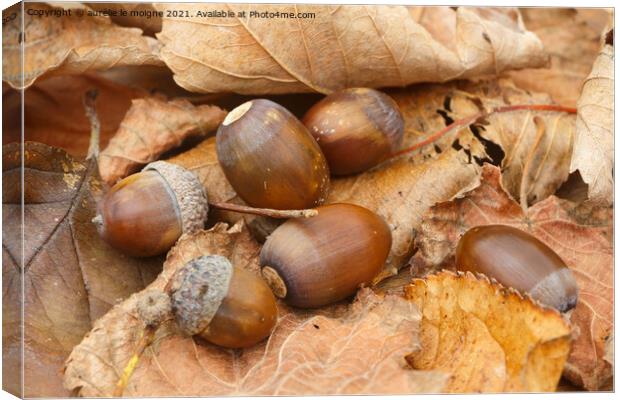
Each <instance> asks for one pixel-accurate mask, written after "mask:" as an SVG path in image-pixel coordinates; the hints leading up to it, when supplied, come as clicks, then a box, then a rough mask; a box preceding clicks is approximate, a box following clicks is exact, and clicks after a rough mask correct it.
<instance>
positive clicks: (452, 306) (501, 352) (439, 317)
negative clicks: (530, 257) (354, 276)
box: [405, 271, 571, 393]
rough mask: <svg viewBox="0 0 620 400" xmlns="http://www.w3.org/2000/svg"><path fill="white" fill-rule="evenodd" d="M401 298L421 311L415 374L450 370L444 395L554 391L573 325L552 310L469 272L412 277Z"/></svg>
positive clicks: (413, 362)
mask: <svg viewBox="0 0 620 400" xmlns="http://www.w3.org/2000/svg"><path fill="white" fill-rule="evenodd" d="M405 296H406V297H407V298H408V299H410V300H411V301H412V302H413V303H415V304H416V305H417V306H418V307H419V308H420V310H421V312H422V323H421V327H420V342H421V343H420V344H421V346H420V349H419V350H418V351H416V352H414V353H412V354H411V355H410V356H408V357H407V359H408V361H409V363H410V364H411V366H412V367H413V368H415V369H420V370H429V369H432V370H436V371H442V372H447V373H449V374H450V375H451V376H450V378H449V379H448V382H447V386H446V388H445V391H446V392H449V393H471V392H549V391H555V389H556V386H557V384H558V381H559V380H560V377H561V375H562V368H563V367H564V363H565V362H566V358H567V357H568V352H569V350H570V342H571V331H570V326H569V325H568V323H567V322H565V321H564V319H562V316H561V315H560V314H559V313H558V312H557V311H555V310H552V309H548V308H543V307H540V306H539V305H537V304H536V303H534V302H533V301H532V300H531V299H529V298H523V297H522V296H521V295H520V294H519V293H517V292H516V291H512V290H507V289H506V288H504V287H502V286H501V285H499V284H497V283H494V282H490V281H489V280H488V279H487V278H486V277H484V276H482V275H481V276H479V277H475V276H474V275H473V274H471V273H467V274H454V273H452V272H449V271H443V272H440V273H438V274H435V275H430V276H427V277H426V278H425V279H414V280H413V283H412V284H411V285H409V286H407V287H406V288H405Z"/></svg>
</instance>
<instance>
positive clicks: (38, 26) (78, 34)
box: [2, 3, 162, 88]
mask: <svg viewBox="0 0 620 400" xmlns="http://www.w3.org/2000/svg"><path fill="white" fill-rule="evenodd" d="M24 8H25V15H24V16H23V19H24V26H25V32H24V33H23V35H22V33H21V32H20V27H21V18H22V15H21V9H20V8H19V7H15V8H12V9H11V10H12V11H11V12H15V13H16V15H17V17H16V18H14V19H12V20H11V21H10V22H9V23H6V24H3V26H2V47H3V55H4V57H3V60H2V79H3V80H5V81H6V82H8V83H9V84H10V85H11V86H12V87H14V88H27V87H29V86H30V85H32V83H33V82H34V81H35V80H36V79H37V78H39V77H40V76H43V75H51V74H69V73H82V72H86V71H93V70H104V69H109V68H112V67H115V66H124V65H162V61H161V60H160V59H159V43H158V42H157V41H156V40H155V39H153V38H150V37H146V36H142V31H141V30H140V29H137V28H122V27H119V26H116V25H114V24H112V23H111V22H110V20H109V19H108V18H107V17H103V16H90V15H88V12H89V9H88V8H86V7H84V6H81V5H79V4H73V5H71V6H68V4H65V7H64V8H57V7H52V6H49V5H47V4H45V3H25V5H24ZM6 12H7V11H5V13H6ZM32 14H35V15H32ZM22 40H25V42H24V43H23V48H22V43H21V41H22ZM22 49H23V52H22ZM22 53H23V58H24V59H23V69H22V63H21V57H22ZM22 75H23V77H22ZM22 78H23V81H22Z"/></svg>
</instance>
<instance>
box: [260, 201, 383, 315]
mask: <svg viewBox="0 0 620 400" xmlns="http://www.w3.org/2000/svg"><path fill="white" fill-rule="evenodd" d="M317 211H318V215H317V216H314V217H310V218H299V219H291V220H288V221H287V222H285V223H284V224H282V225H281V226H279V227H278V228H277V229H276V230H275V231H274V232H273V233H272V234H271V235H270V236H269V237H268V238H267V241H266V242H265V244H264V246H263V248H262V251H261V253H260V264H261V267H262V274H263V277H264V278H265V280H266V281H267V283H268V284H269V286H271V288H272V290H273V291H274V293H275V295H276V296H277V297H280V298H282V299H284V301H285V302H286V303H287V304H290V305H292V306H296V307H302V308H312V307H321V306H324V305H327V304H331V303H334V302H337V301H339V300H342V299H345V298H346V297H349V296H351V295H352V294H354V293H355V291H356V290H357V289H358V288H359V287H360V285H362V284H365V283H369V282H371V281H372V279H373V278H374V277H375V276H377V275H378V273H379V272H380V271H381V270H382V268H383V266H384V264H385V261H386V259H387V256H388V253H389V252H390V247H391V245H392V235H391V232H390V228H389V227H388V225H387V224H386V223H385V221H384V220H383V219H382V218H381V217H380V216H378V215H377V214H375V213H373V212H372V211H370V210H368V209H366V208H364V207H360V206H357V205H353V204H330V205H326V206H322V207H319V208H318V209H317Z"/></svg>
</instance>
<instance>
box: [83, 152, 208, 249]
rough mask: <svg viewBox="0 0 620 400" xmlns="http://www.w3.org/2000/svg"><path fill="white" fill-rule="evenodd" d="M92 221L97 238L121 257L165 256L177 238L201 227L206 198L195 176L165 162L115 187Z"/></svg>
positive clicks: (159, 162)
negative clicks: (121, 252) (95, 226)
mask: <svg viewBox="0 0 620 400" xmlns="http://www.w3.org/2000/svg"><path fill="white" fill-rule="evenodd" d="M97 211H98V215H97V216H96V217H95V218H94V219H93V222H94V223H95V224H96V225H97V230H98V232H99V235H100V236H101V237H102V238H103V240H105V241H106V242H107V243H109V244H110V245H111V246H112V247H115V248H117V249H119V250H121V251H123V252H124V253H127V254H129V255H132V256H136V257H148V256H154V255H158V254H162V253H165V252H166V251H168V249H170V248H171V247H172V246H173V245H174V243H175V242H176V241H177V239H178V238H179V237H180V236H181V234H183V233H185V232H194V231H196V230H198V229H201V228H203V227H204V223H205V220H206V218H207V211H208V203H207V195H206V193H205V192H204V189H203V187H202V185H201V183H200V181H199V180H198V178H197V177H196V176H195V175H194V174H193V173H191V172H189V171H188V170H186V169H184V168H183V167H180V166H178V165H175V164H171V163H168V162H165V161H156V162H154V163H151V164H149V165H147V166H146V167H145V168H144V169H143V170H142V171H141V172H138V173H136V174H133V175H130V176H128V177H126V178H125V179H122V180H120V181H119V182H118V183H116V184H115V185H114V186H113V187H112V188H111V189H110V191H109V192H108V193H106V194H105V196H104V197H103V199H102V201H101V202H100V203H99V204H98V207H97Z"/></svg>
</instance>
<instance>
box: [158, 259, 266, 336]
mask: <svg viewBox="0 0 620 400" xmlns="http://www.w3.org/2000/svg"><path fill="white" fill-rule="evenodd" d="M170 298H171V308H172V313H173V315H174V316H175V318H176V321H177V324H178V325H179V327H180V328H181V330H182V331H183V332H184V333H186V334H188V335H198V336H200V337H202V338H203V339H205V340H207V341H209V342H211V343H214V344H217V345H219V346H223V347H229V348H242V347H249V346H252V345H254V344H256V343H258V342H260V341H261V340H263V339H265V338H266V337H267V336H269V334H270V333H271V331H272V329H273V327H274V326H275V324H276V321H277V318H278V309H277V307H276V300H275V297H274V296H273V293H272V292H271V290H270V289H269V287H268V286H267V284H265V282H264V281H263V280H262V279H261V278H260V277H258V276H256V275H254V274H253V273H251V272H249V271H247V270H244V269H242V268H239V267H234V266H233V265H232V264H231V263H230V261H228V259H226V258H225V257H222V256H217V255H209V256H203V257H199V258H196V259H194V260H192V261H190V262H189V263H187V264H186V265H185V266H183V268H182V269H181V270H179V272H178V273H177V274H176V275H175V277H174V280H173V283H172V286H171V294H170Z"/></svg>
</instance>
